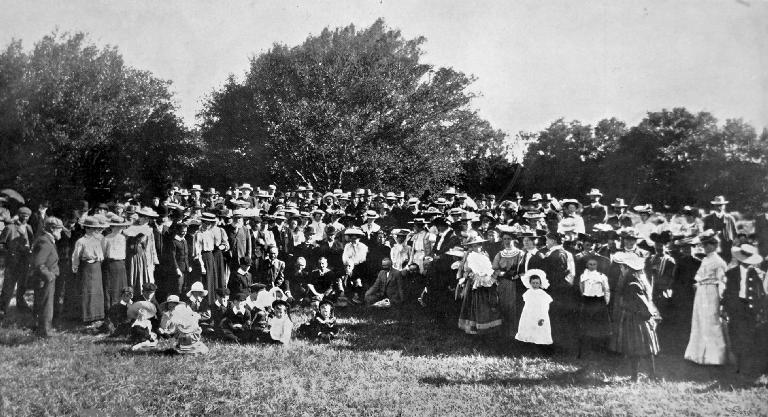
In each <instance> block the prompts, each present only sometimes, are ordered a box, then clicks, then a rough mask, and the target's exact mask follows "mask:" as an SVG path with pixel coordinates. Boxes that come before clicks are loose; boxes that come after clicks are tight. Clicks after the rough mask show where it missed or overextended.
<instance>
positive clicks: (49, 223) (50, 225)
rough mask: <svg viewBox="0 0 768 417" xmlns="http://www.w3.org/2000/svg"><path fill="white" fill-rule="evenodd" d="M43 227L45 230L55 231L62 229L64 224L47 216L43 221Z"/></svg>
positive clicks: (56, 218) (55, 218)
mask: <svg viewBox="0 0 768 417" xmlns="http://www.w3.org/2000/svg"><path fill="white" fill-rule="evenodd" d="M43 227H44V228H45V229H46V230H55V229H63V228H64V223H62V221H61V220H60V219H59V218H58V217H53V216H49V217H46V218H45V221H44V222H43Z"/></svg>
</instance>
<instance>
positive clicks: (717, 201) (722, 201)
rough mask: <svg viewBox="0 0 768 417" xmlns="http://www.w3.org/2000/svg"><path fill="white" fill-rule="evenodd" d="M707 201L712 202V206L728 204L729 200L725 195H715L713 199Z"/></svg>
mask: <svg viewBox="0 0 768 417" xmlns="http://www.w3.org/2000/svg"><path fill="white" fill-rule="evenodd" d="M709 203H710V204H712V205H713V206H724V205H726V204H728V203H729V201H728V200H726V199H725V196H722V195H719V196H717V197H715V199H714V200H712V201H710V202H709Z"/></svg>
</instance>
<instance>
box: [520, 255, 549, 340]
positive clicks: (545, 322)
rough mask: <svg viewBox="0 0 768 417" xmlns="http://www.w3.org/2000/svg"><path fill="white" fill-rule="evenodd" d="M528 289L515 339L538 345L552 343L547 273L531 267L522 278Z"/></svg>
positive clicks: (524, 296) (524, 295)
mask: <svg viewBox="0 0 768 417" xmlns="http://www.w3.org/2000/svg"><path fill="white" fill-rule="evenodd" d="M520 279H521V280H522V281H523V285H525V288H528V291H526V292H525V294H523V301H524V302H525V306H523V313H522V314H521V315H520V326H519V327H518V329H517V335H515V339H517V340H519V341H521V342H526V343H534V344H537V345H551V344H552V326H551V324H550V321H549V305H550V304H551V303H552V297H550V296H549V294H547V293H546V292H545V291H544V289H546V288H548V287H549V281H547V274H546V273H545V272H544V271H542V270H540V269H530V270H528V272H526V273H525V274H523V276H522V277H521V278H520Z"/></svg>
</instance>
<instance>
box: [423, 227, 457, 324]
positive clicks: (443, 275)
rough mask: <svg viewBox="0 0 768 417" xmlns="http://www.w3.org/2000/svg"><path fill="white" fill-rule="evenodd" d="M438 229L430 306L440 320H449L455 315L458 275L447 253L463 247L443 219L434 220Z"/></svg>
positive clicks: (428, 292)
mask: <svg viewBox="0 0 768 417" xmlns="http://www.w3.org/2000/svg"><path fill="white" fill-rule="evenodd" d="M431 223H432V225H433V226H435V227H436V228H437V240H436V241H435V245H434V246H433V247H432V259H433V260H432V265H433V267H432V272H431V274H430V275H431V276H430V277H429V282H428V284H427V299H428V305H429V306H430V307H431V308H432V309H433V311H434V313H435V316H436V318H437V319H438V320H446V319H449V318H450V316H451V314H452V313H453V310H454V309H453V304H454V303H453V291H452V290H451V286H453V285H454V284H455V281H456V273H455V272H454V271H453V270H452V269H451V263H452V262H453V260H452V259H451V257H450V256H448V255H446V252H448V251H449V250H451V249H452V248H454V247H455V246H459V245H461V239H460V238H459V237H458V236H456V233H455V232H454V231H453V229H452V228H451V225H450V223H448V221H447V220H446V219H445V218H443V217H436V218H434V219H432V222H431Z"/></svg>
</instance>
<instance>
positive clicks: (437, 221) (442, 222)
mask: <svg viewBox="0 0 768 417" xmlns="http://www.w3.org/2000/svg"><path fill="white" fill-rule="evenodd" d="M430 223H431V224H432V226H435V227H438V226H450V225H451V222H450V221H448V220H447V219H446V218H445V217H435V218H434V219H432V221H431V222H430Z"/></svg>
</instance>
